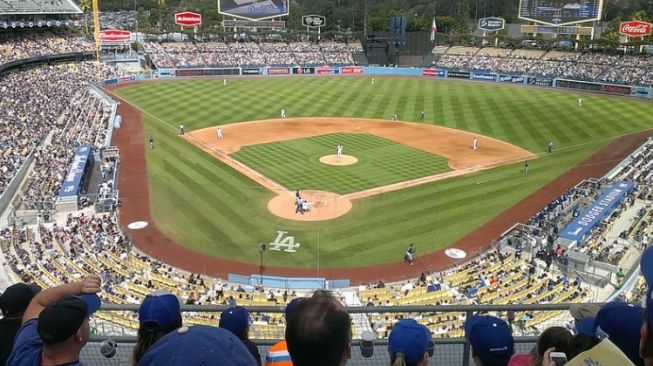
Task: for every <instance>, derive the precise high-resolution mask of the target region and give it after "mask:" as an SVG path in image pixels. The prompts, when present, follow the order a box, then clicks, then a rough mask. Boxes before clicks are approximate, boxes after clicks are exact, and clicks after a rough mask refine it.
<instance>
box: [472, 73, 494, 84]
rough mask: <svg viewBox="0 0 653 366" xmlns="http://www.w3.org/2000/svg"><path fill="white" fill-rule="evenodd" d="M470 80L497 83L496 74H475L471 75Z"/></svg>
mask: <svg viewBox="0 0 653 366" xmlns="http://www.w3.org/2000/svg"><path fill="white" fill-rule="evenodd" d="M472 80H482V81H493V82H494V81H497V74H491V73H485V72H475V73H472Z"/></svg>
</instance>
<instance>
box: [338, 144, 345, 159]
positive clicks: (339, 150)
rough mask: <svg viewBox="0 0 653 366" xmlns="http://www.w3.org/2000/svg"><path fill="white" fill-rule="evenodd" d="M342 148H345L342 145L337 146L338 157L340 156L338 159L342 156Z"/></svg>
mask: <svg viewBox="0 0 653 366" xmlns="http://www.w3.org/2000/svg"><path fill="white" fill-rule="evenodd" d="M342 149H343V146H342V145H338V146H337V147H336V157H338V160H340V159H341V158H342Z"/></svg>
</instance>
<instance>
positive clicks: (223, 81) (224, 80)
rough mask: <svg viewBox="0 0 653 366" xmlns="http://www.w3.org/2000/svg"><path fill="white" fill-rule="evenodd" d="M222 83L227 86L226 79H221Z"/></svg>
mask: <svg viewBox="0 0 653 366" xmlns="http://www.w3.org/2000/svg"><path fill="white" fill-rule="evenodd" d="M222 85H223V86H224V87H225V88H226V87H227V79H222Z"/></svg>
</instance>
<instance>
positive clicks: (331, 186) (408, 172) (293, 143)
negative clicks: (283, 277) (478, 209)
mask: <svg viewBox="0 0 653 366" xmlns="http://www.w3.org/2000/svg"><path fill="white" fill-rule="evenodd" d="M339 144H342V145H343V146H344V154H346V155H352V156H354V157H356V158H357V159H358V162H357V163H356V164H353V165H348V166H330V165H326V164H323V163H321V162H320V161H319V159H320V157H321V156H324V155H333V154H335V147H336V146H337V145H339ZM232 157H234V158H236V159H237V160H240V161H241V162H243V163H245V164H247V165H248V166H250V167H252V168H254V169H255V170H257V171H258V172H260V173H262V174H263V175H265V176H266V177H268V178H270V179H272V180H274V181H275V182H277V183H279V184H281V185H282V186H284V187H286V188H289V189H295V188H301V189H304V190H306V189H310V190H321V191H327V192H335V193H340V194H345V193H351V192H358V191H362V190H365V189H369V188H374V187H380V186H384V185H388V184H392V183H397V182H403V181H406V180H410V179H416V178H421V177H425V176H429V175H434V174H438V173H443V172H446V171H448V170H450V169H449V167H448V165H447V160H446V159H444V158H442V157H439V156H437V155H434V154H430V153H427V152H424V151H420V150H417V149H414V148H411V147H408V146H406V145H402V144H400V143H397V142H394V141H390V140H387V139H384V138H381V137H378V136H374V135H370V134H351V133H335V134H328V135H322V136H315V137H310V138H303V139H296V140H288V141H283V142H274V143H267V144H258V145H250V146H245V147H243V148H242V149H240V151H238V152H236V153H234V154H232Z"/></svg>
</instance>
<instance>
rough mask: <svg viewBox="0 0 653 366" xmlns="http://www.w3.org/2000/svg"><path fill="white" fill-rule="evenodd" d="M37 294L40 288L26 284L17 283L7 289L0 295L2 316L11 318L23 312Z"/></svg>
mask: <svg viewBox="0 0 653 366" xmlns="http://www.w3.org/2000/svg"><path fill="white" fill-rule="evenodd" d="M39 292H41V287H39V286H37V285H28V284H26V283H17V284H14V285H11V286H9V287H7V289H6V290H5V292H3V293H2V295H0V310H2V315H4V316H11V315H16V314H20V313H22V312H24V311H25V309H27V306H28V305H29V303H30V301H32V299H33V298H34V296H36V294H38V293H39Z"/></svg>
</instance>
